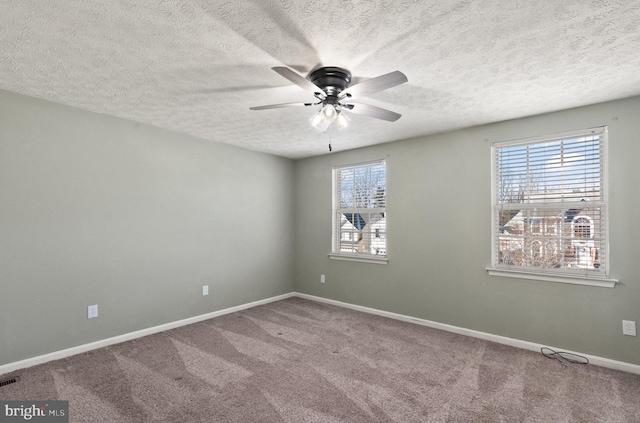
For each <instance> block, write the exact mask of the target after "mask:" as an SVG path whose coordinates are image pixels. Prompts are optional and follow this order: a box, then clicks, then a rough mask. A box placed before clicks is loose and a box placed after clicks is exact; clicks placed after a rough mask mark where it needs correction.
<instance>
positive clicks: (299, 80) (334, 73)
mask: <svg viewBox="0 0 640 423" xmlns="http://www.w3.org/2000/svg"><path fill="white" fill-rule="evenodd" d="M272 69H273V70H274V71H276V72H277V73H278V74H280V75H281V76H283V77H284V78H286V79H288V80H289V81H291V82H293V83H294V84H296V85H297V86H299V87H300V88H302V89H303V90H305V91H307V92H310V93H312V94H313V96H314V97H315V98H316V99H317V101H316V102H314V103H282V104H271V105H267V106H257V107H251V110H266V109H276V108H281V107H291V106H318V105H322V107H321V109H320V110H319V111H318V112H317V113H316V114H314V115H313V116H311V118H310V119H309V122H310V123H311V125H312V126H314V127H315V128H318V129H321V130H326V129H328V128H329V126H330V125H331V124H332V123H334V122H336V124H337V126H338V128H345V127H347V126H348V125H349V120H350V119H349V117H348V116H347V115H345V114H343V112H345V111H347V112H350V113H356V114H360V115H364V116H370V117H373V118H376V119H382V120H386V121H389V122H395V121H396V120H398V119H399V118H400V116H402V115H400V114H399V113H395V112H392V111H390V110H386V109H383V108H380V107H376V106H371V105H368V104H359V103H351V102H350V101H351V98H352V97H358V96H366V95H369V94H373V93H376V92H379V91H382V90H386V89H387V88H391V87H395V86H396V85H400V84H404V83H405V82H407V77H406V75H405V74H403V73H402V72H400V71H394V72H390V73H387V74H384V75H381V76H378V77H375V78H371V79H368V80H366V81H364V82H361V83H359V84H356V85H354V86H352V87H349V84H350V83H351V72H349V71H348V70H346V69H343V68H339V67H334V66H326V67H321V68H318V69H316V70H315V71H313V72H311V74H310V75H309V79H307V78H304V77H303V76H301V75H299V74H298V73H296V72H295V71H293V70H291V69H289V68H287V67H283V66H277V67H274V68H272Z"/></svg>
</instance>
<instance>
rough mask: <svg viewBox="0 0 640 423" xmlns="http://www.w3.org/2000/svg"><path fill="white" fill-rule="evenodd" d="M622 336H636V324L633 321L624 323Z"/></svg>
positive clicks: (624, 321)
mask: <svg viewBox="0 0 640 423" xmlns="http://www.w3.org/2000/svg"><path fill="white" fill-rule="evenodd" d="M622 334H623V335H629V336H636V322H634V321H633V320H623V321H622Z"/></svg>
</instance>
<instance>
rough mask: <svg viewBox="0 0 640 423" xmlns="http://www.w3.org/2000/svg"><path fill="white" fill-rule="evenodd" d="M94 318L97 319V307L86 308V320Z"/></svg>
mask: <svg viewBox="0 0 640 423" xmlns="http://www.w3.org/2000/svg"><path fill="white" fill-rule="evenodd" d="M94 317H98V305H97V304H96V305H90V306H89V307H87V318H89V319H93V318H94Z"/></svg>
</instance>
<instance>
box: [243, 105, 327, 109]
mask: <svg viewBox="0 0 640 423" xmlns="http://www.w3.org/2000/svg"><path fill="white" fill-rule="evenodd" d="M316 104H320V103H281V104H269V105H268V106H255V107H249V109H251V110H266V109H279V108H281V107H292V106H314V105H316Z"/></svg>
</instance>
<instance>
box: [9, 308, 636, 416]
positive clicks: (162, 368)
mask: <svg viewBox="0 0 640 423" xmlns="http://www.w3.org/2000/svg"><path fill="white" fill-rule="evenodd" d="M16 375H17V376H19V381H18V382H16V383H13V384H9V385H6V386H3V387H0V399H2V400H55V399H60V400H68V401H69V414H70V417H71V418H70V421H71V422H82V423H85V422H86V423H88V422H118V423H126V422H295V423H300V422H387V421H389V422H536V423H540V422H589V423H591V422H640V376H639V375H633V374H628V373H623V372H618V371H614V370H609V369H605V368H601V367H596V366H592V365H579V364H573V365H569V366H568V367H567V368H563V367H562V366H561V365H560V364H559V363H558V362H557V361H555V360H550V359H547V358H545V357H543V356H542V355H541V354H537V353H534V352H531V351H525V350H520V349H516V348H512V347H507V346H504V345H500V344H495V343H492V342H487V341H482V340H478V339H475V338H468V337H464V336H461V335H456V334H452V333H448V332H443V331H439V330H435V329H431V328H427V327H423V326H419V325H414V324H410V323H405V322H400V321H395V320H391V319H387V318H383V317H378V316H373V315H369V314H365V313H360V312H356V311H352V310H348V309H343V308H340V307H335V306H331V305H327V304H322V303H316V302H313V301H308V300H304V299H300V298H290V299H287V300H282V301H278V302H275V303H271V304H267V305H264V306H259V307H255V308H252V309H249V310H245V311H242V312H238V313H234V314H229V315H225V316H222V317H218V318H215V319H211V320H207V321H204V322H201V323H197V324H193V325H190V326H185V327H182V328H178V329H173V330H170V331H167V332H164V333H160V334H156V335H151V336H147V337H144V338H140V339H137V340H134V341H129V342H125V343H122V344H118V345H113V346H110V347H106V348H102V349H99V350H95V351H91V352H88V353H84V354H80V355H77V356H74V357H70V358H67V359H63V360H58V361H55V362H50V363H46V364H43V365H39V366H35V367H32V368H29V369H25V370H21V371H18V372H14V373H12V374H10V375H4V376H2V379H6V378H8V377H10V376H16Z"/></svg>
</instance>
